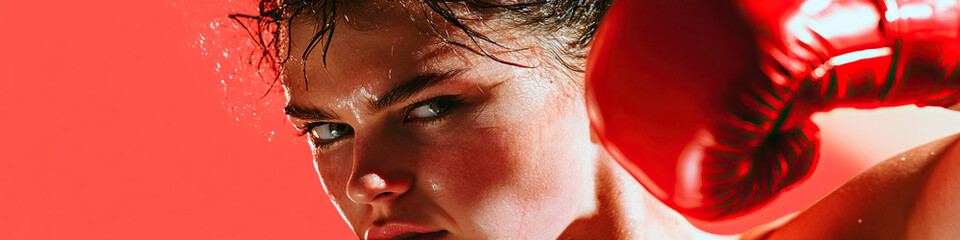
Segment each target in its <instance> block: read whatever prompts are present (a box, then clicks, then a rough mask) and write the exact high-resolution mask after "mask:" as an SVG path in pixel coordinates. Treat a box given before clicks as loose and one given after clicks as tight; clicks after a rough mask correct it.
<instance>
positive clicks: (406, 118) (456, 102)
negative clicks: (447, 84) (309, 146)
mask: <svg viewBox="0 0 960 240" xmlns="http://www.w3.org/2000/svg"><path fill="white" fill-rule="evenodd" d="M438 101H449V104H451V105H450V106H449V107H447V109H446V110H445V111H443V112H442V113H440V114H438V115H437V116H434V117H431V118H422V119H411V117H410V112H411V111H413V109H416V108H419V107H422V106H424V105H426V104H429V103H432V102H438ZM463 102H464V99H463V98H461V96H460V95H442V96H438V97H433V98H429V99H427V100H417V101H414V103H412V104H409V105H407V106H406V107H404V108H403V109H402V112H403V116H402V117H403V123H408V122H418V123H421V124H430V123H434V122H437V121H440V120H443V119H444V118H446V117H447V116H448V115H449V114H450V112H451V111H454V110H455V109H456V108H457V107H458V106H460V105H461V104H463ZM323 124H337V123H335V122H314V123H310V124H307V125H306V126H304V127H303V128H302V130H300V132H299V133H297V136H298V137H303V136H309V135H310V132H311V131H313V129H314V128H316V127H319V126H322V125H323ZM351 136H352V134H351ZM311 142H312V143H313V145H314V146H315V147H316V148H318V149H321V150H322V149H325V148H328V147H329V146H331V145H333V144H335V143H338V142H340V139H335V140H332V141H319V140H315V139H312V138H311Z"/></svg>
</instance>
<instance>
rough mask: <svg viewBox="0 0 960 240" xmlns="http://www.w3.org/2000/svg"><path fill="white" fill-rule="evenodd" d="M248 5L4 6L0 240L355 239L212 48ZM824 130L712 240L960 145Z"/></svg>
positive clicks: (929, 132)
mask: <svg viewBox="0 0 960 240" xmlns="http://www.w3.org/2000/svg"><path fill="white" fill-rule="evenodd" d="M237 4H240V3H239V2H238V1H230V0H191V1H185V0H172V1H165V0H160V1H120V0H101V1H56V0H55V1H13V0H2V1H0V50H2V51H0V239H352V238H354V237H353V236H352V233H351V232H350V231H349V229H348V227H347V225H346V224H345V223H343V221H342V220H341V219H340V216H339V214H338V213H337V212H336V209H334V208H333V206H332V205H331V204H330V203H329V201H328V199H327V197H326V195H325V194H324V190H323V188H322V186H321V184H320V182H319V180H318V178H317V176H316V172H315V171H314V169H313V165H312V163H311V161H310V153H309V149H308V147H307V146H306V144H305V143H304V142H303V141H304V140H303V139H296V138H294V137H293V133H292V131H290V130H289V129H286V128H284V127H285V126H284V122H283V121H284V120H283V116H281V115H279V114H277V112H276V111H275V110H276V108H275V107H276V106H277V102H276V97H277V95H276V94H274V95H271V97H268V98H267V99H263V100H261V101H262V102H256V101H254V103H253V105H269V106H261V108H259V109H253V108H245V107H243V106H244V103H243V102H244V101H248V100H249V99H248V98H244V97H249V96H247V95H250V94H249V93H256V89H257V88H253V90H250V89H245V87H244V86H242V85H243V84H245V83H250V82H251V81H252V80H250V79H245V80H244V79H240V78H243V77H242V76H239V77H236V78H235V77H231V76H232V75H230V72H231V71H232V69H225V68H227V67H226V66H232V65H230V64H231V63H229V62H224V61H225V59H231V57H230V56H223V57H221V56H220V55H218V54H221V53H222V52H223V51H220V50H222V49H209V48H207V47H204V46H209V45H210V42H211V41H214V40H216V39H219V38H221V37H223V36H217V33H218V31H216V28H217V27H218V25H216V24H215V23H225V22H226V21H225V20H224V18H223V17H224V16H225V15H226V14H227V13H230V12H233V11H244V12H251V11H252V10H253V9H250V8H246V9H243V8H239V9H238V8H237V7H236V6H238V5H237ZM243 6H248V7H249V6H253V5H252V4H249V3H248V4H246V5H243ZM211 23H214V28H213V29H211V28H210V26H211V25H210V24H211ZM201 36H203V39H204V40H205V41H207V42H205V43H199V40H200V39H201V38H200V37H201ZM223 41H224V43H229V42H230V40H223ZM213 45H216V44H213ZM204 53H205V54H206V55H204ZM218 63H220V64H223V65H224V66H221V67H218V66H217V65H216V64H218ZM221 80H223V81H224V83H226V84H224V83H221ZM238 92H239V93H238ZM253 99H254V100H257V99H256V98H253ZM251 101H252V100H251ZM271 101H272V102H271ZM270 104H272V105H270ZM238 106H240V107H238ZM271 106H272V107H273V108H271ZM271 109H273V110H271ZM257 113H259V114H260V115H259V116H254V114H257ZM238 119H239V120H238ZM818 121H819V122H821V123H822V124H823V129H824V143H825V144H827V145H828V146H830V147H829V148H825V150H824V159H823V162H824V163H823V164H821V165H820V167H819V168H820V169H821V170H820V171H818V172H817V175H815V176H814V177H813V178H812V179H810V181H809V182H808V183H809V184H807V185H804V186H801V187H800V188H798V189H797V190H796V191H794V192H793V193H789V194H787V195H785V196H784V197H782V198H780V199H778V200H777V202H776V203H775V204H774V205H771V206H770V207H768V208H767V209H765V210H762V211H760V212H759V213H757V214H754V215H752V216H749V217H747V218H744V219H741V220H737V221H732V222H728V223H724V224H720V225H712V226H703V227H704V228H705V229H709V230H711V231H715V232H721V233H724V232H725V233H732V232H736V231H742V230H744V229H745V228H748V227H750V226H752V225H755V224H757V223H760V222H763V221H767V220H770V219H771V218H775V217H777V216H780V215H782V214H785V213H789V212H792V211H796V210H799V209H802V208H803V207H804V206H806V205H807V204H810V203H811V202H813V201H815V200H816V199H817V198H818V197H819V196H821V195H823V194H825V193H827V192H828V191H830V190H831V189H833V188H834V187H835V186H837V185H839V184H840V183H841V182H843V181H844V180H845V179H847V178H849V177H851V176H853V175H854V174H856V173H857V172H858V171H859V170H862V169H864V168H866V167H867V166H869V165H870V164H873V163H874V162H876V161H877V160H880V159H882V158H884V157H885V156H889V155H891V154H893V153H896V152H899V151H902V150H905V149H907V148H908V147H910V146H913V145H916V144H919V143H922V142H925V141H930V140H933V139H935V138H938V137H942V136H946V135H948V134H951V133H954V132H957V131H960V126H956V125H957V124H955V123H956V122H960V116H958V115H957V114H956V113H952V112H945V111H939V110H932V109H931V110H917V109H912V108H903V109H897V110H892V111H886V112H884V111H880V112H839V113H831V114H827V115H821V116H819V117H818ZM274 129H275V130H274ZM270 131H274V134H270Z"/></svg>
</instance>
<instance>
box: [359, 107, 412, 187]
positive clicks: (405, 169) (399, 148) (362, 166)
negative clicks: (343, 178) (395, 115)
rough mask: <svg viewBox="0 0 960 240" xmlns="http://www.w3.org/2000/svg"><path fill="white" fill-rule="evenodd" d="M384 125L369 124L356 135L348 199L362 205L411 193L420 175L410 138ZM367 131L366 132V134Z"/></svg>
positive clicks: (382, 123) (386, 124)
mask: <svg viewBox="0 0 960 240" xmlns="http://www.w3.org/2000/svg"><path fill="white" fill-rule="evenodd" d="M399 129H401V128H396V127H392V126H390V125H389V123H385V122H369V123H368V125H367V126H366V127H365V128H363V129H360V130H358V131H356V132H355V133H354V140H353V164H354V166H353V169H352V172H351V173H350V178H349V179H348V182H347V196H348V197H349V198H350V200H353V202H356V203H361V204H373V203H385V202H389V201H391V200H393V199H396V198H398V197H400V196H402V195H403V194H405V193H407V192H408V191H410V189H411V188H412V187H413V184H414V176H416V173H417V167H416V166H417V164H415V163H414V162H412V161H415V160H414V159H412V158H409V157H404V156H412V155H415V154H413V153H412V152H409V151H416V150H415V149H416V147H414V146H410V137H411V136H409V135H408V134H407V133H405V132H403V131H399ZM363 130H366V131H363Z"/></svg>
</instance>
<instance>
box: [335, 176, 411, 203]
mask: <svg viewBox="0 0 960 240" xmlns="http://www.w3.org/2000/svg"><path fill="white" fill-rule="evenodd" d="M412 184H413V183H412V181H411V180H410V178H406V177H402V176H388V175H386V174H382V173H376V172H367V173H363V174H357V175H355V176H352V177H351V179H350V183H349V184H348V186H347V195H348V196H349V197H350V200H353V201H354V202H356V203H367V204H369V203H373V202H375V201H376V202H379V201H390V200H392V199H396V198H397V197H399V196H401V195H403V194H404V193H406V192H407V191H409V190H410V187H411V185H412Z"/></svg>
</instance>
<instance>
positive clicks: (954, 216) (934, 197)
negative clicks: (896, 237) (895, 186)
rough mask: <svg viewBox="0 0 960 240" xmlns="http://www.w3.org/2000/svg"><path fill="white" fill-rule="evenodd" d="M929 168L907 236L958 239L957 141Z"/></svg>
mask: <svg viewBox="0 0 960 240" xmlns="http://www.w3.org/2000/svg"><path fill="white" fill-rule="evenodd" d="M932 165H933V166H932V167H931V170H930V175H929V176H928V177H927V179H926V182H924V184H923V186H922V187H921V189H920V192H921V194H920V196H918V197H917V202H916V204H915V206H914V209H913V212H911V215H910V223H909V224H908V228H907V236H908V237H909V238H910V239H956V237H957V236H960V141H956V140H955V141H953V144H952V146H950V147H949V148H947V149H945V152H944V153H943V155H942V156H941V157H939V158H937V160H936V161H934V162H933V163H932Z"/></svg>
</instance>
